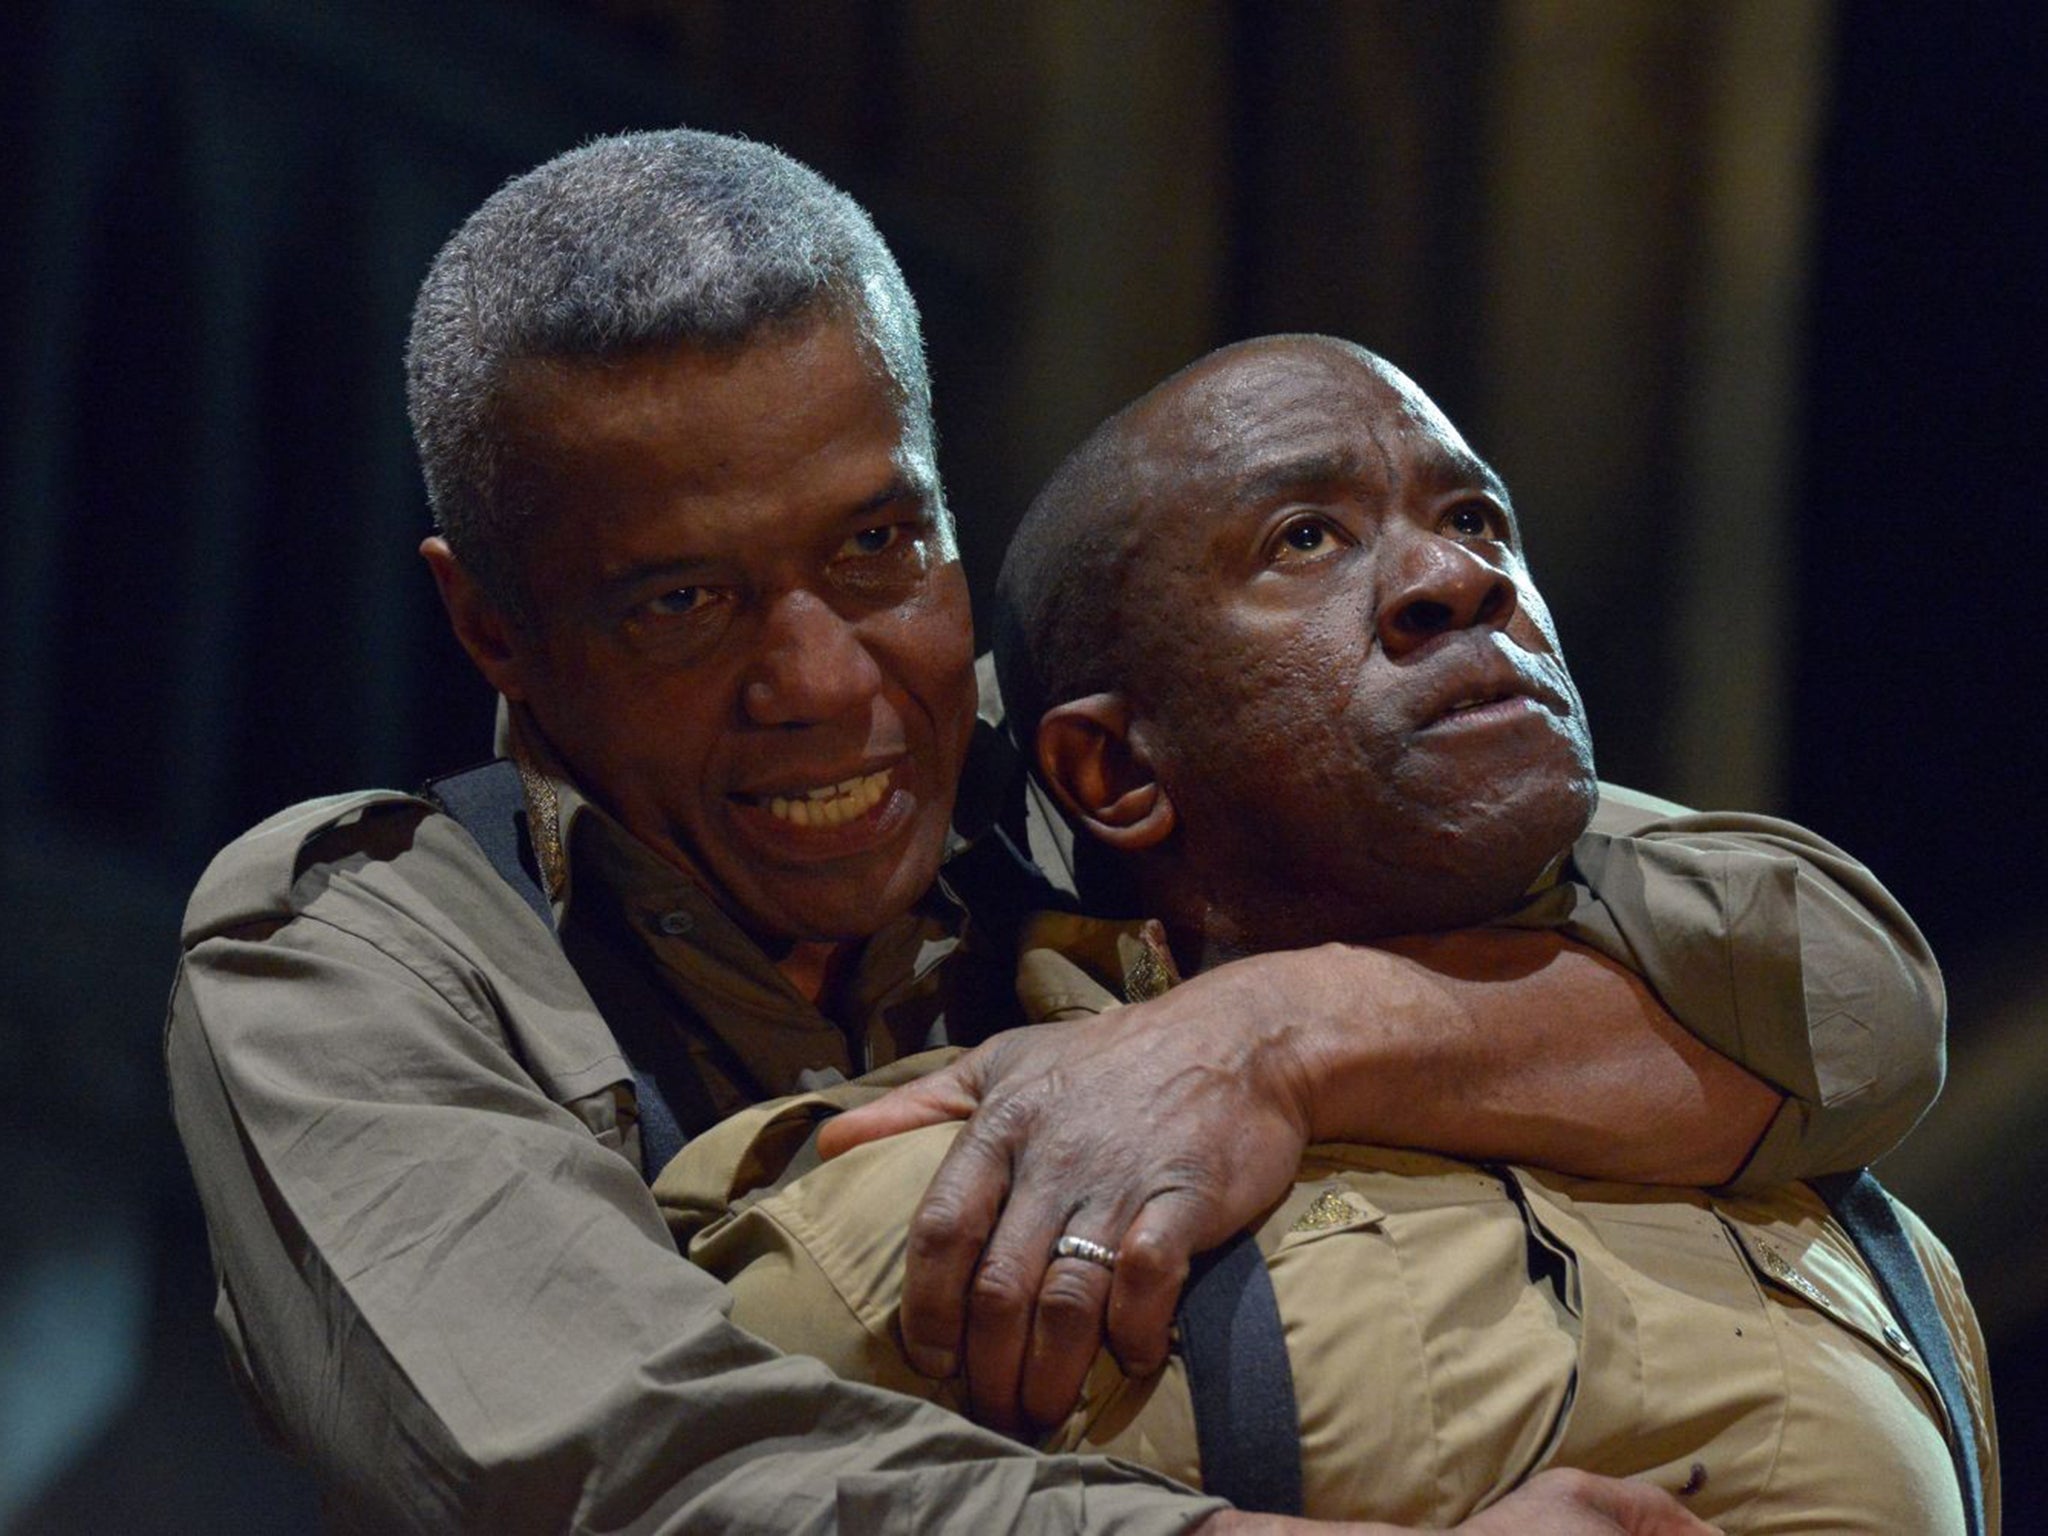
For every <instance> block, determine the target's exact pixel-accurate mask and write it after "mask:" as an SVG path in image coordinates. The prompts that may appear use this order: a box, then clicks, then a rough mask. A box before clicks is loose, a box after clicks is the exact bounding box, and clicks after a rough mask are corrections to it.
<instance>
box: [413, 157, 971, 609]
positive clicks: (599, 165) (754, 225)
mask: <svg viewBox="0 0 2048 1536" xmlns="http://www.w3.org/2000/svg"><path fill="white" fill-rule="evenodd" d="M812 314H819V315H833V316H839V317H844V318H846V319H849V320H852V321H853V322H854V324H855V325H856V326H857V327H858V328H859V331H860V334H861V336H862V338H863V340H864V342H865V343H866V344H867V345H868V346H869V347H870V348H871V349H872V351H873V353H874V355H875V358H876V360H877V362H878V364H879V366H880V368H881V370H882V371H883V372H884V373H885V374H886V375H887V377H888V379H889V380H890V382H891V384H892V386H893V388H894V389H895V390H896V392H897V394H898V397H899V399H900V400H901V402H902V409H903V420H904V429H905V432H906V435H907V437H908V438H909V439H910V440H911V442H910V444H909V446H913V447H919V446H921V447H924V448H926V449H929V448H930V446H931V381H930V376H929V374H928V373H927V371H926V367H925V356H924V340H923V336H922V333H921V332H920V330H919V327H918V317H917V305H916V303H915V301H914V300H913V299H912V298H911V296H910V289H909V288H908V286H907V285H906V284H905V283H904V281H903V274H902V272H901V271H900V270H898V268H897V266H896V260H895V258H894V257H893V256H892V255H890V253H889V247H888V246H887V245H886V244H884V243H883V240H882V237H881V235H880V233H878V232H877V231H876V229H875V226H874V223H873V221H872V220H871V219H869V217H868V215H867V213H866V212H865V211H864V210H863V209H862V208H861V206H860V205H859V204H858V203H856V202H855V201H854V200H853V199H852V198H850V197H848V196H847V195H846V194H845V193H844V192H842V191H840V190H839V189H838V188H837V187H835V186H833V185H832V184H831V183H830V182H828V181H826V180H825V179H824V178H823V177H822V176H820V175H818V173H817V172H815V171H813V170H811V169H810V168H809V167H808V166H804V165H801V164H799V163H798V162H796V161H795V160H792V159H790V158H789V156H787V155H785V154H783V153H782V152H781V151H780V150H776V149H773V148H770V147H769V146H768V145H765V144H756V143H753V142H751V141H749V140H746V139H736V138H728V137H726V136H724V135H722V134H715V133H701V132H696V131H693V130H690V129H674V130H669V131H665V132H653V133H630V134H620V135H618V136H616V137H613V138H605V139H599V140H596V141H595V142H593V143H590V144H586V145H584V146H582V147H581V148H579V149H574V150H571V151H569V152H568V153H567V154H564V155H560V156H557V157H556V158H555V159H553V160H550V161H548V162H547V163H546V164H545V165H542V166H540V167H538V168H537V169H535V170H532V171H529V172H527V173H526V174H525V175H523V176H517V177H514V178H513V179H512V180H511V181H508V182H507V183H506V184H505V185H504V186H502V187H500V188H499V189H498V191H497V192H495V193H494V194H493V195H492V196H491V198H490V199H489V201H487V202H486V203H485V204H484V205H483V206H482V207H481V208H479V209H478V210H477V211H476V212H475V213H473V214H471V215H470V216H469V218H468V219H467V220H465V221H464V223H463V224H462V227H461V228H459V229H458V230H456V232H455V234H454V235H453V237H451V238H450V239H449V241H448V243H447V244H446V245H445V246H443V247H442V248H441V253H440V255H438V256H436V257H435V258H434V264H433V266H432V267H431V268H430V269H429V270H428V273H427V278H426V281H425V282H424V283H423V284H422V285H421V287H420V294H419V301H418V303H417V304H416V305H415V306H414V309H413V318H412V334H411V337H410V339H409V340H408V342H407V344H406V353H405V373H406V402H407V408H408V410H409V412H410V414H411V417H412V429H413V438H414V440H415V442H417V444H418V445H419V453H420V464H421V468H422V470H423V471H424V472H425V476H426V482H427V499H428V501H429V503H430V504H431V505H432V507H433V510H434V520H435V525H436V527H437V528H439V530H440V531H441V533H442V535H443V536H444V537H445V538H446V539H447V540H448V542H449V545H450V546H451V547H452V548H453V549H454V551H455V554H456V557H457V559H459V560H460V561H461V562H462V563H463V565H464V566H465V567H467V568H468V569H469V570H470V571H471V573H472V574H473V575H475V576H476V578H477V579H478V581H479V582H481V583H482V585H483V587H484V589H485V591H486V592H487V593H489V594H490V595H491V597H492V598H493V599H494V600H495V601H497V602H499V603H500V604H501V605H502V606H505V607H507V608H508V609H509V610H511V611H514V612H519V611H521V610H523V607H524V603H523V600H522V594H521V583H520V581H519V576H518V560H517V547H518V544H519V536H520V532H521V524H522V523H523V521H524V519H525V517H526V516H527V514H528V512H529V511H530V509H529V508H527V507H525V506H524V505H522V504H521V502H520V499H519V498H518V497H517V496H515V495H514V494H512V492H511V489H510V487H509V485H508V484H507V483H506V477H505V476H504V475H503V473H502V471H503V468H504V455H503V444H502V441H501V438H500V435H499V423H498V421H497V419H496V418H497V414H498V408H499V406H500V404H501V402H502V399H503V395H504V390H505V387H506V383H507V380H508V378H509V376H510V374H511V371H512V368H513V365H514V364H515V363H518V362H520V361H524V360H530V359H548V360H556V361H569V362H576V361H592V362H595V361H600V360H603V359H606V358H616V357H620V356H625V355H630V354H634V353H639V352H644V351H648V350H651V349H656V348H662V347H673V346H679V345H688V346H697V347H703V348H707V349H712V350H718V349H730V348H735V347H740V346H743V345H745V344H746V342H747V341H748V340H749V339H750V338H752V337H753V336H755V335H756V334H757V333H758V332H760V331H761V330H762V329H763V328H764V327H767V326H769V325H771V324H773V323H775V322H777V321H784V320H790V319H794V318H798V317H803V316H808V315H812Z"/></svg>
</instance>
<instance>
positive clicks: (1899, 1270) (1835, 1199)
mask: <svg viewBox="0 0 2048 1536" xmlns="http://www.w3.org/2000/svg"><path fill="white" fill-rule="evenodd" d="M1812 1183H1813V1187H1814V1188H1815V1189H1817V1190H1819V1191H1820V1195H1821V1198H1822V1199H1823V1200H1825V1201H1827V1203H1828V1206H1829V1208H1830V1209H1831V1210H1833V1211H1834V1213H1835V1220H1836V1221H1838V1222H1840V1223H1841V1224H1842V1229H1843V1230H1844V1231H1846V1232H1847V1233H1848V1234H1849V1237H1850V1239H1851V1240H1852V1241H1853V1242H1854V1243H1855V1244H1856V1247H1857V1250H1858V1251H1859V1252H1861V1253H1862V1255H1863V1261H1864V1262H1865V1263H1866V1264H1868V1265H1869V1266H1870V1269H1871V1273H1872V1274H1874V1275H1876V1276H1877V1283H1878V1286H1879V1288H1880V1289H1882V1290H1883V1292H1884V1295H1885V1300H1886V1301H1888V1302H1890V1303H1891V1309H1892V1315H1893V1316H1894V1317H1896V1318H1897V1319H1898V1322H1899V1326H1900V1327H1901V1328H1902V1329H1904V1330H1905V1334H1906V1340H1907V1342H1908V1343H1910V1344H1911V1345H1912V1347H1913V1348H1914V1349H1916V1350H1918V1351H1919V1353H1920V1358H1921V1359H1922V1360H1923V1361H1925V1362H1926V1364H1927V1370H1928V1374H1930V1375H1931V1376H1933V1378H1934V1385H1935V1390H1936V1391H1938V1392H1939V1393H1940V1394H1941V1401H1942V1405H1943V1406H1944V1407H1946V1408H1947V1409H1948V1419H1949V1425H1950V1427H1951V1429H1952V1430H1953V1433H1952V1434H1951V1435H1950V1437H1949V1454H1950V1455H1951V1456H1952V1457H1953V1458H1954V1459H1955V1464H1956V1480H1957V1481H1958V1482H1959V1483H1961V1485H1962V1491H1963V1520H1964V1525H1965V1528H1966V1529H1967V1530H1968V1531H1969V1533H1970V1536H1984V1478H1983V1472H1982V1469H1981V1468H1980V1467H1979V1466H1978V1465H1977V1416H1976V1414H1975V1413H1973V1412H1972V1411H1971V1408H1970V1395H1969V1393H1968V1392H1966V1391H1964V1390H1963V1373H1962V1368H1961V1367H1960V1366H1959V1365H1958V1364H1957V1362H1956V1355H1955V1349H1954V1346H1953V1345H1952V1344H1951V1343H1950V1341H1949V1335H1948V1327H1947V1325H1946V1324H1945V1323H1943V1321H1942V1318H1941V1309H1940V1307H1938V1306H1937V1305H1936V1304H1935V1300H1934V1288H1933V1287H1932V1286H1931V1285H1929V1284H1928V1281H1927V1272H1926V1271H1925V1270H1924V1269H1922V1268H1921V1267H1920V1256H1919V1255H1918V1254H1916V1253H1915V1252H1914V1251H1913V1244H1912V1241H1911V1240H1910V1239H1909V1238H1908V1237H1907V1236H1906V1231H1905V1228H1904V1227H1902V1226H1901V1225H1900V1224H1899V1213H1898V1212H1897V1211H1896V1210H1894V1209H1893V1208H1892V1199H1891V1196H1890V1195H1888V1194H1886V1193H1885V1191H1884V1186H1883V1185H1881V1184H1879V1183H1878V1182H1877V1180H1876V1179H1874V1178H1872V1177H1871V1175H1870V1170H1869V1169H1867V1168H1859V1169H1857V1170H1856V1171H1855V1172H1854V1173H1836V1174H1830V1175H1828V1176H1827V1177H1825V1178H1819V1179H1814V1180H1813V1181H1812Z"/></svg>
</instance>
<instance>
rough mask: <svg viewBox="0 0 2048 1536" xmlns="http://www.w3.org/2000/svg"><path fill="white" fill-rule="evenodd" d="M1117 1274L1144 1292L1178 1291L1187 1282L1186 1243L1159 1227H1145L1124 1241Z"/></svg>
mask: <svg viewBox="0 0 2048 1536" xmlns="http://www.w3.org/2000/svg"><path fill="white" fill-rule="evenodd" d="M1116 1267H1117V1272H1118V1273H1119V1274H1120V1275H1122V1277H1123V1278H1124V1280H1125V1281H1126V1282H1127V1283H1128V1284H1131V1285H1134V1286H1139V1287H1142V1288H1143V1289H1145V1290H1159V1289H1162V1288H1167V1287H1170V1288H1172V1289H1174V1290H1179V1289H1180V1286H1181V1283H1182V1282H1183V1281H1184V1280H1186V1279H1187V1274H1188V1250H1187V1244H1185V1243H1183V1242H1181V1241H1180V1240H1179V1239H1178V1238H1176V1237H1174V1236H1173V1235H1171V1234H1170V1233H1168V1232H1166V1231H1163V1230H1161V1229H1160V1228H1158V1227H1151V1226H1148V1227H1145V1228H1142V1229H1141V1230H1139V1231H1136V1232H1133V1233H1131V1234H1130V1236H1128V1237H1127V1238H1125V1240H1124V1244H1123V1247H1122V1248H1121V1249H1120V1250H1118V1254H1117V1261H1116Z"/></svg>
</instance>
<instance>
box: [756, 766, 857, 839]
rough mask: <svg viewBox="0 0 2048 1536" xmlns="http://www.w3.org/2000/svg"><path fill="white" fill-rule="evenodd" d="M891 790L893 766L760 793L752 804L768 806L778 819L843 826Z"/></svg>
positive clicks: (810, 825) (807, 825)
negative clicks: (798, 789)
mask: <svg viewBox="0 0 2048 1536" xmlns="http://www.w3.org/2000/svg"><path fill="white" fill-rule="evenodd" d="M888 793H889V770H888V769H886V768H884V769H882V770H880V771H879V772H876V773H863V774H858V775H856V776H855V777H853V778H850V779H841V780H840V781H839V782H838V783H837V784H820V785H819V786H818V787H817V788H815V789H807V790H804V791H802V792H801V793H798V794H792V795H757V796H752V797H749V798H750V800H751V803H752V804H755V805H759V806H762V807H765V808H766V810H767V812H768V814H769V815H771V816H773V817H774V818H775V819H776V820H777V821H786V822H789V823H790V824H792V825H793V826H799V827H843V826H845V825H846V823H848V822H849V821H853V820H855V819H856V818H858V817H861V816H865V815H866V814H867V813H868V812H869V811H871V810H873V809H874V808H875V807H876V806H877V805H880V804H881V803H882V798H883V796H885V795H887V794H888Z"/></svg>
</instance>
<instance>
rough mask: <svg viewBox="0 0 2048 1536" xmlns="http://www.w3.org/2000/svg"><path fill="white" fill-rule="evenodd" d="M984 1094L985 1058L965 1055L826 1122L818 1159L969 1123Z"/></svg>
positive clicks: (819, 1139)
mask: <svg viewBox="0 0 2048 1536" xmlns="http://www.w3.org/2000/svg"><path fill="white" fill-rule="evenodd" d="M981 1091H982V1085H981V1060H980V1057H979V1056H978V1054H970V1055H967V1056H962V1057H961V1058H959V1060H957V1061H952V1062H949V1063H947V1064H946V1065H945V1066H943V1067H941V1068H939V1070H938V1071H936V1072H933V1073H931V1074H930V1075H928V1076H925V1077H920V1078H918V1079H916V1080H915V1081H914V1082H908V1083H905V1084H904V1085H903V1086H902V1087H900V1088H892V1089H891V1090H890V1091H889V1092H888V1093H885V1094H884V1095H882V1097H881V1098H879V1099H876V1100H875V1101H874V1103H872V1104H863V1105H861V1106H860V1107H859V1108H858V1109H849V1110H848V1111H846V1113H845V1114H843V1115H835V1116H833V1118H832V1119H830V1120H827V1121H826V1122H825V1124H824V1126H823V1128H822V1129H820V1130H819V1132H818V1155H819V1156H820V1157H822V1158H827V1159H829V1158H834V1157H837V1156H839V1155H840V1154H841V1153H842V1152H850V1151H852V1150H853V1149H854V1148H855V1147H858V1146H860V1145H862V1144H863V1143H866V1142H870V1141H880V1140H881V1139H882V1138H883V1137H885V1136H899V1135H901V1134H902V1133H903V1132H905V1131H915V1130H918V1129H920V1128H921V1127H923V1126H927V1125H938V1124H940V1123H942V1122H943V1121H947V1120H965V1119H966V1118H967V1117H968V1116H969V1115H971V1114H973V1113H974V1111H975V1107H976V1106H977V1105H979V1104H980V1103H981Z"/></svg>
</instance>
